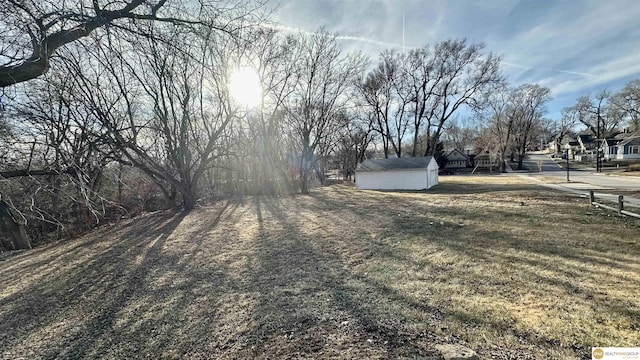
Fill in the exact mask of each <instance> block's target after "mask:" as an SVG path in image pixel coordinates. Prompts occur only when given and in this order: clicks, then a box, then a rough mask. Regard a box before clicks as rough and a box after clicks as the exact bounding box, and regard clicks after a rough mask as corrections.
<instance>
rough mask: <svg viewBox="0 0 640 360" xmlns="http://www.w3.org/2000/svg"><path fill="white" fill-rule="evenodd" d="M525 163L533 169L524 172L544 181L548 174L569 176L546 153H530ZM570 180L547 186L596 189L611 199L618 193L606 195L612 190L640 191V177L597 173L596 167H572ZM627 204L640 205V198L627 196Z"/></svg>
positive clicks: (578, 191) (578, 190)
mask: <svg viewBox="0 0 640 360" xmlns="http://www.w3.org/2000/svg"><path fill="white" fill-rule="evenodd" d="M538 162H540V164H541V167H542V171H540V172H538V171H536V170H535V169H538ZM524 165H525V167H527V168H528V169H533V170H530V171H528V172H526V173H523V174H527V176H532V177H534V178H539V180H541V181H543V182H544V177H548V176H552V177H558V178H560V179H563V180H566V178H567V172H566V169H564V168H562V167H560V166H559V165H558V164H556V162H554V161H553V160H552V159H551V158H550V157H549V155H546V154H537V153H532V154H528V155H527V157H526V159H525V162H524ZM569 180H570V181H569V182H566V183H554V184H545V186H547V187H550V188H554V189H558V190H563V191H568V192H573V193H576V194H587V193H588V192H589V190H594V191H595V192H596V194H597V195H598V196H599V197H601V198H606V199H608V200H610V201H617V195H614V196H606V195H605V194H607V193H610V190H622V191H640V177H634V176H617V175H605V174H603V173H600V174H597V173H595V169H588V170H577V169H571V168H570V169H569ZM625 204H626V205H628V206H637V207H640V199H634V198H630V197H626V198H625Z"/></svg>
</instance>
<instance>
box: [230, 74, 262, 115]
mask: <svg viewBox="0 0 640 360" xmlns="http://www.w3.org/2000/svg"><path fill="white" fill-rule="evenodd" d="M229 92H230V94H231V97H232V98H233V100H235V101H236V102H237V103H238V104H241V105H244V106H247V107H255V106H258V105H259V104H260V102H261V101H262V85H261V84H260V76H259V75H258V73H257V72H256V71H255V70H254V69H252V68H249V67H240V68H238V69H236V70H235V71H234V72H233V73H231V77H230V78H229Z"/></svg>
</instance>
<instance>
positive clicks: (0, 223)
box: [0, 199, 31, 250]
mask: <svg viewBox="0 0 640 360" xmlns="http://www.w3.org/2000/svg"><path fill="white" fill-rule="evenodd" d="M0 230H2V232H3V233H4V234H6V236H7V237H8V238H9V241H10V245H11V247H12V249H10V250H23V249H31V239H30V238H29V235H27V231H26V230H25V228H24V224H21V223H19V222H18V221H16V219H15V217H14V216H13V214H12V213H11V210H10V209H9V205H8V204H7V203H6V202H5V201H4V200H1V199H0Z"/></svg>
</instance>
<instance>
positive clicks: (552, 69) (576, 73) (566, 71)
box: [502, 61, 600, 79]
mask: <svg viewBox="0 0 640 360" xmlns="http://www.w3.org/2000/svg"><path fill="white" fill-rule="evenodd" d="M502 65H506V66H512V67H517V68H520V69H527V70H531V69H541V70H551V71H555V72H560V73H564V74H571V75H578V76H584V77H590V78H594V79H598V78H600V77H599V76H597V75H593V74H589V73H583V72H577V71H569V70H562V69H554V68H548V67H531V66H524V65H518V64H514V63H510V62H506V61H502Z"/></svg>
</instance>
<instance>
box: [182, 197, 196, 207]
mask: <svg viewBox="0 0 640 360" xmlns="http://www.w3.org/2000/svg"><path fill="white" fill-rule="evenodd" d="M182 207H183V208H184V210H186V211H189V210H193V208H195V207H196V197H195V196H194V195H193V194H186V193H185V194H182Z"/></svg>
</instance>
